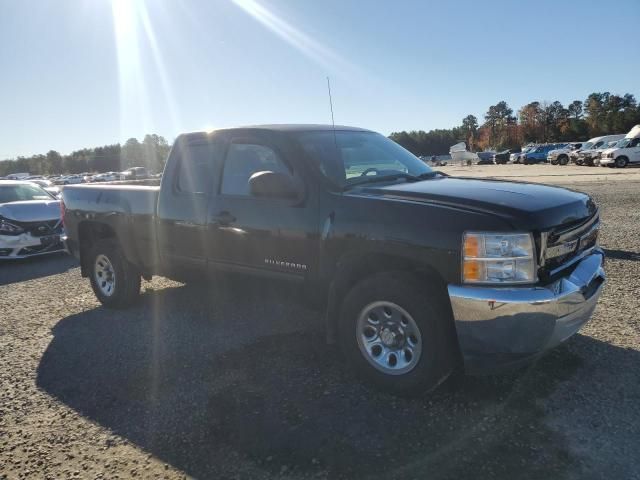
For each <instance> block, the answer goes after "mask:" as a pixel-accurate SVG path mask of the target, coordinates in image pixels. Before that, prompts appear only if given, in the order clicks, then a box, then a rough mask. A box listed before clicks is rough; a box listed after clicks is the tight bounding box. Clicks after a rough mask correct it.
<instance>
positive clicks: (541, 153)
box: [522, 143, 566, 165]
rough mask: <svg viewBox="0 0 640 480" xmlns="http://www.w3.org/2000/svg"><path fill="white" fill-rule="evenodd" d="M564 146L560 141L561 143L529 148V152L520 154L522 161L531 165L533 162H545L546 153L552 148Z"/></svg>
mask: <svg viewBox="0 0 640 480" xmlns="http://www.w3.org/2000/svg"><path fill="white" fill-rule="evenodd" d="M565 146H566V144H564V143H561V144H557V143H552V144H548V145H540V146H538V147H535V148H534V149H532V150H530V151H529V152H527V153H525V154H524V155H523V156H522V163H524V164H525V165H533V164H534V163H546V161H547V154H548V153H549V152H550V151H551V150H554V149H557V148H564V147H565Z"/></svg>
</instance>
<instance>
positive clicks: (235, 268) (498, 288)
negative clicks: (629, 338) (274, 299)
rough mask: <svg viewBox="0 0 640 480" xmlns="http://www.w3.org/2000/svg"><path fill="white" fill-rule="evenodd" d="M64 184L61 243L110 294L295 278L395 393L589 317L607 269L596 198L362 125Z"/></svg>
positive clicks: (297, 133)
mask: <svg viewBox="0 0 640 480" xmlns="http://www.w3.org/2000/svg"><path fill="white" fill-rule="evenodd" d="M62 196H63V206H62V210H63V217H64V223H65V229H66V232H67V235H68V239H67V245H68V249H69V250H70V251H71V253H73V254H74V255H75V256H77V257H78V258H79V260H80V265H81V273H82V275H83V276H85V277H88V278H89V280H90V282H91V285H92V287H93V290H94V292H95V294H96V296H97V298H98V299H99V300H100V302H102V304H104V305H105V306H106V307H113V308H123V307H126V306H127V305H130V304H131V303H132V302H133V301H134V300H135V298H136V297H137V295H138V294H139V292H140V283H141V278H145V279H150V278H151V277H152V276H153V275H162V276H166V277H169V278H174V279H178V280H181V279H192V278H196V279H198V278H199V279H202V280H203V281H204V280H206V279H207V278H208V277H209V275H208V274H210V273H216V274H217V272H235V273H240V274H248V275H255V276H260V277H264V278H265V279H266V280H267V281H269V280H271V279H276V278H277V279H282V280H284V281H290V282H294V283H298V284H299V285H300V287H301V288H302V289H304V291H305V292H307V293H309V296H310V297H312V298H314V299H316V304H317V305H319V306H320V308H321V311H322V312H323V313H324V317H323V318H324V321H325V325H326V331H327V339H328V340H329V341H337V342H339V343H340V345H341V348H342V350H343V352H344V355H345V356H346V357H347V358H348V359H349V360H350V363H351V364H352V365H353V366H354V367H355V369H356V370H357V371H358V372H359V373H360V374H361V375H362V376H363V377H365V378H366V379H368V380H370V381H372V382H373V383H374V384H376V385H377V386H379V387H381V388H384V389H387V390H391V391H393V392H397V393H407V392H414V391H425V390H430V389H433V388H435V387H436V386H437V385H439V384H440V383H441V382H442V381H443V380H444V379H446V378H447V377H448V376H449V375H450V374H451V373H452V372H454V371H455V370H457V368H458V367H459V366H461V367H463V368H464V370H465V371H468V372H482V371H491V370H495V369H500V368H503V367H506V366H510V365H518V364H521V363H525V362H527V361H529V360H531V359H532V358H535V357H536V356H538V355H540V354H541V353H543V352H545V351H546V350H548V349H549V348H552V347H554V346H556V345H558V344H559V343H561V342H563V341H564V340H566V339H567V338H569V337H570V336H571V335H573V334H575V333H576V332H577V331H578V330H579V329H580V328H581V327H582V325H584V324H585V323H586V322H587V321H588V319H589V317H590V316H591V314H592V312H593V310H594V308H595V306H596V302H597V300H598V297H599V295H600V292H601V290H602V287H603V284H604V281H605V275H604V271H603V264H604V256H603V252H602V250H601V249H600V248H599V247H598V245H597V234H598V228H599V215H598V209H597V207H596V205H595V204H594V202H593V201H592V199H591V198H590V197H589V196H588V195H586V194H583V193H578V192H574V191H570V190H566V189H563V188H558V187H550V186H544V185H539V184H531V183H516V182H506V181H498V180H484V179H470V178H455V177H451V176H448V175H445V174H443V173H441V172H438V171H434V170H432V169H431V168H430V167H429V166H427V165H426V164H425V163H424V162H422V161H421V160H419V159H418V158H417V157H415V156H414V155H412V154H411V153H409V152H408V151H407V150H405V149H403V148H402V147H400V146H399V145H397V144H396V143H394V142H392V141H391V140H389V139H388V138H386V137H384V136H382V135H380V134H377V133H375V132H371V131H368V130H364V129H359V128H352V127H339V126H336V127H332V126H322V125H264V126H255V127H244V128H232V129H225V130H217V131H214V132H209V133H205V132H201V133H189V134H183V135H181V136H179V137H178V138H177V140H176V142H175V144H174V146H173V148H172V150H171V152H170V154H169V157H168V160H167V163H166V167H165V170H164V174H163V176H162V180H161V184H160V186H142V185H122V184H118V185H116V184H114V185H108V184H107V185H82V186H75V185H74V186H67V187H65V189H64V191H63V195H62ZM210 288H215V283H211V287H210ZM291 321H295V319H291Z"/></svg>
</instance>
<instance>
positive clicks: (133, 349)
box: [37, 285, 638, 478]
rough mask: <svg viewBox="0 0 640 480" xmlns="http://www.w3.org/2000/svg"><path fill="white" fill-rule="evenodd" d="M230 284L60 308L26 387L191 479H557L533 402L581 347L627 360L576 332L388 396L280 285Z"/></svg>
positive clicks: (551, 438)
mask: <svg viewBox="0 0 640 480" xmlns="http://www.w3.org/2000/svg"><path fill="white" fill-rule="evenodd" d="M236 288H237V286H232V287H229V288H223V289H216V293H213V294H212V293H211V292H208V291H207V290H204V289H202V288H194V287H186V286H185V287H176V288H171V289H165V290H162V291H158V292H147V293H146V294H145V295H144V296H143V300H142V301H141V302H140V304H139V305H137V306H136V307H135V308H133V309H131V310H129V311H125V312H108V318H106V317H107V312H106V311H105V310H104V309H102V308H96V309H93V310H90V311H86V312H83V313H80V314H77V315H73V316H70V317H67V318H65V319H63V320H61V321H60V322H59V323H58V324H57V325H56V326H55V328H54V331H53V334H54V337H53V340H52V342H51V343H50V345H49V346H48V348H47V350H46V352H45V353H44V355H43V357H42V359H41V361H40V364H39V367H38V372H37V385H38V387H39V388H41V389H42V390H44V391H45V392H47V393H49V394H50V395H52V396H54V397H55V398H57V399H58V400H60V401H62V402H64V403H65V404H67V405H68V406H70V407H71V408H73V409H75V410H76V411H77V412H79V413H80V414H82V415H83V416H85V417H87V418H89V419H90V420H92V421H94V422H97V423H98V424H100V425H102V426H103V427H105V428H108V429H110V430H111V431H113V432H115V433H116V434H117V435H120V436H122V437H124V438H126V439H128V440H129V441H131V442H133V443H135V444H136V445H138V446H139V447H141V448H143V449H144V450H146V451H148V452H150V453H152V454H153V455H154V456H156V457H159V458H160V459H162V460H163V461H165V462H167V463H170V464H171V465H173V466H174V467H176V468H178V469H180V470H182V471H184V472H185V473H186V474H188V475H191V476H193V477H197V478H221V477H225V478H226V477H229V476H233V475H235V474H237V473H238V471H241V472H245V473H244V476H246V477H248V478H251V477H254V476H256V475H257V474H260V475H263V476H265V475H266V476H269V475H270V474H273V475H274V476H277V475H279V474H281V473H282V472H283V471H286V472H287V473H288V474H290V475H293V476H305V475H315V474H318V475H320V476H328V477H330V478H362V477H371V476H374V477H375V476H379V477H380V478H389V477H398V478H400V477H409V478H418V477H419V478H424V475H425V474H427V473H428V475H429V478H461V477H466V476H467V475H477V474H478V473H479V472H484V473H486V474H489V473H491V472H492V476H493V477H494V478H516V477H517V478H541V477H543V476H549V477H550V478H559V477H561V476H563V473H564V472H565V471H566V470H567V469H572V468H575V466H576V459H574V458H572V457H571V455H570V454H569V453H568V451H567V448H566V444H565V440H564V439H563V438H559V437H558V436H557V434H555V433H554V432H553V431H551V430H550V429H549V428H548V427H547V425H546V423H545V412H544V411H543V408H542V407H541V406H540V400H541V399H543V398H545V397H547V396H548V395H549V394H550V393H551V392H553V391H554V390H555V389H556V388H557V386H558V385H559V384H561V382H563V381H565V380H569V379H571V378H572V377H573V376H574V375H576V372H578V371H579V370H580V369H581V368H582V367H581V364H582V360H581V358H589V357H588V356H587V355H594V354H595V355H606V356H613V357H616V360H615V361H614V362H613V364H616V365H633V364H634V362H635V364H636V365H637V362H638V354H637V352H635V351H630V350H625V349H620V348H616V347H613V346H611V345H609V344H606V343H602V342H599V341H596V340H594V339H592V338H590V337H586V336H581V335H578V336H577V337H575V338H574V339H572V340H571V342H570V345H569V346H568V347H567V346H565V347H560V348H558V349H556V350H555V351H553V352H551V353H550V354H549V355H547V356H545V357H543V358H542V359H541V360H540V361H538V362H537V363H536V364H535V365H533V366H531V367H529V368H527V369H524V370H520V371H518V372H512V373H510V374H506V375H502V376H492V377H461V378H456V379H455V380H452V381H449V382H448V383H447V384H445V385H444V386H443V387H442V388H441V389H440V390H438V391H437V392H436V393H435V394H433V395H431V396H424V397H421V398H410V399H408V398H398V397H394V396H391V395H387V394H384V393H381V392H377V391H374V390H372V389H370V388H368V387H367V386H364V385H362V384H361V383H359V382H358V381H357V380H356V379H355V378H354V376H353V375H352V374H351V373H350V371H349V370H348V369H347V368H345V365H344V363H343V360H342V357H341V356H340V355H339V353H338V352H337V351H336V349H335V348H333V347H331V346H328V345H326V344H325V343H324V341H323V335H322V333H321V321H320V318H319V315H317V314H314V313H312V312H309V311H307V310H305V309H304V308H302V307H300V306H296V305H293V306H291V305H290V304H289V303H288V302H285V300H286V299H285V298H282V295H285V296H286V295H289V294H290V293H284V294H283V293H282V292H273V291H272V292H270V293H268V295H266V296H268V297H269V300H270V302H269V304H268V305H266V304H265V303H264V297H265V293H264V291H260V290H253V291H252V290H251V289H250V288H247V286H246V285H243V288H242V290H241V291H242V294H240V293H238V291H236ZM631 357H633V358H631ZM610 407H611V408H614V406H613V405H611V406H610ZM587 414H588V412H585V415H587ZM239 465H244V466H245V467H242V468H241V467H239ZM523 466H526V469H523ZM247 472H248V473H247ZM241 476H242V475H241ZM479 476H480V477H483V476H484V475H483V474H482V473H481V474H480V475H479Z"/></svg>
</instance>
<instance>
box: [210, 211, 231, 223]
mask: <svg viewBox="0 0 640 480" xmlns="http://www.w3.org/2000/svg"><path fill="white" fill-rule="evenodd" d="M211 220H213V222H214V223H217V224H218V225H229V224H231V223H233V222H235V221H236V217H234V216H233V215H231V214H230V213H229V212H227V211H224V212H220V213H218V214H217V215H214V216H213V218H212V219H211Z"/></svg>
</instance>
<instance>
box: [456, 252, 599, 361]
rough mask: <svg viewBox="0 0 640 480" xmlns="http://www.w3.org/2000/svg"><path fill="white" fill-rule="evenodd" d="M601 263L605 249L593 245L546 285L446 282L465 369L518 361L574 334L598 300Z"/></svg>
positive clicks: (588, 316) (586, 319) (587, 318)
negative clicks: (505, 285) (471, 284)
mask: <svg viewBox="0 0 640 480" xmlns="http://www.w3.org/2000/svg"><path fill="white" fill-rule="evenodd" d="M603 263H604V254H603V252H602V251H601V250H596V251H594V252H593V253H591V254H590V255H588V256H587V257H585V258H584V259H582V260H581V261H580V262H579V263H577V264H576V266H575V267H574V268H573V270H571V273H570V274H568V275H567V276H565V277H563V278H560V279H558V280H555V281H553V282H552V283H550V284H549V285H545V286H535V287H522V288H520V287H512V288H492V287H488V288H485V287H471V286H459V285H449V287H448V289H449V298H450V300H451V308H452V310H453V316H454V319H455V325H456V331H457V334H458V342H459V345H460V350H461V352H462V355H463V357H464V361H465V369H466V370H467V371H470V372H473V371H490V370H494V369H499V368H500V367H502V366H506V365H508V364H512V363H513V364H516V363H520V362H521V361H526V360H527V359H530V358H532V357H535V356H536V355H538V354H540V353H542V352H544V351H546V350H548V349H550V348H552V347H555V346H556V345H558V344H560V343H562V342H563V341H565V340H566V339H568V338H569V337H570V336H572V335H573V334H575V333H577V332H578V330H580V328H581V327H582V326H583V325H584V324H585V323H586V322H587V321H588V320H589V318H590V317H591V314H592V313H593V311H594V309H595V307H596V303H597V302H598V297H599V296H600V293H601V291H602V287H603V285H604V283H605V273H604V269H603Z"/></svg>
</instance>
